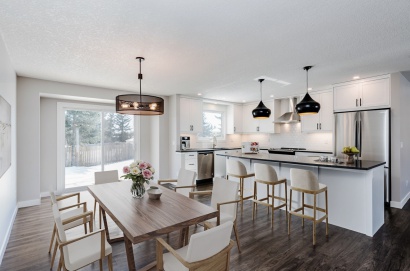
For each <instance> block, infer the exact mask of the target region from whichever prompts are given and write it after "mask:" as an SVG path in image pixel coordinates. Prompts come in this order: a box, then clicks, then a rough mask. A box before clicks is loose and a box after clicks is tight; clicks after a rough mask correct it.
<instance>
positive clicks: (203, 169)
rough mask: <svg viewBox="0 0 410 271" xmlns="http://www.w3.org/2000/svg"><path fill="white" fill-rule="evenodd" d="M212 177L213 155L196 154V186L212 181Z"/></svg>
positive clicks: (208, 153)
mask: <svg viewBox="0 0 410 271" xmlns="http://www.w3.org/2000/svg"><path fill="white" fill-rule="evenodd" d="M213 177H214V153H213V152H212V151H210V152H198V178H197V184H200V183H201V182H202V183H204V182H207V181H212V178H213Z"/></svg>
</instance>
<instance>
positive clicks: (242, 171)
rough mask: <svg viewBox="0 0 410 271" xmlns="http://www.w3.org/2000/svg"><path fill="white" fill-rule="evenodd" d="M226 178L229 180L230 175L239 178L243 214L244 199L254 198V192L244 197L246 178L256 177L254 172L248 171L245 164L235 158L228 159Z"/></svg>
mask: <svg viewBox="0 0 410 271" xmlns="http://www.w3.org/2000/svg"><path fill="white" fill-rule="evenodd" d="M226 172H227V173H226V179H227V180H229V177H235V178H238V179H239V200H240V202H241V214H243V200H245V199H251V198H253V194H252V195H250V196H247V197H244V180H245V179H246V178H251V177H254V176H255V174H254V173H248V172H247V171H246V167H245V165H244V164H243V163H242V162H240V161H238V160H233V159H227V160H226Z"/></svg>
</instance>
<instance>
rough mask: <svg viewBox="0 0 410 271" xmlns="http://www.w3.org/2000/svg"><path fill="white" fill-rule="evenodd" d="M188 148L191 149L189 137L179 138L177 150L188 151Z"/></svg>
mask: <svg viewBox="0 0 410 271" xmlns="http://www.w3.org/2000/svg"><path fill="white" fill-rule="evenodd" d="M190 148H191V138H190V137H189V136H181V137H180V145H179V149H180V150H181V151H183V150H188V149H190Z"/></svg>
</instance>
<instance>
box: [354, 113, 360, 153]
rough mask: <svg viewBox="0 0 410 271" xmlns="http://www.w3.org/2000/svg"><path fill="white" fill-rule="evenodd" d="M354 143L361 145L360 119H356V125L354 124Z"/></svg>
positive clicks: (357, 145)
mask: <svg viewBox="0 0 410 271" xmlns="http://www.w3.org/2000/svg"><path fill="white" fill-rule="evenodd" d="M354 145H355V146H356V147H359V121H358V120H356V121H355V126H354ZM359 150H360V149H359Z"/></svg>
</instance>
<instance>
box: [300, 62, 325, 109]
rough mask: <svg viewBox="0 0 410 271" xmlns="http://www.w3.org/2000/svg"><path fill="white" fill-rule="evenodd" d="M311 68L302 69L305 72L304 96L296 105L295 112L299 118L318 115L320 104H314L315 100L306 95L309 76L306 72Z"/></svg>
mask: <svg viewBox="0 0 410 271" xmlns="http://www.w3.org/2000/svg"><path fill="white" fill-rule="evenodd" d="M312 67H313V66H306V67H304V68H303V69H304V70H305V71H306V95H305V97H303V99H302V101H300V103H298V104H297V105H296V112H297V113H298V114H299V115H300V116H304V115H311V114H317V113H319V110H320V104H319V103H318V102H316V101H315V100H313V99H312V97H310V95H309V93H308V89H309V75H308V71H309V70H310V69H311V68H312Z"/></svg>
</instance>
